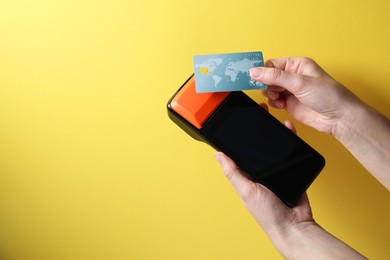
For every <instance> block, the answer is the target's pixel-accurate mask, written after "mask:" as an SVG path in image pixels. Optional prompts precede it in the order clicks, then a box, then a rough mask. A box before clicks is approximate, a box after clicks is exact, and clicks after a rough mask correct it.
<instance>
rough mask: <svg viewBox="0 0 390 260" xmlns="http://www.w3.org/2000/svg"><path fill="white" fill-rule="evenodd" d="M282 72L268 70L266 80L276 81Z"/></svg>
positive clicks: (273, 69)
mask: <svg viewBox="0 0 390 260" xmlns="http://www.w3.org/2000/svg"><path fill="white" fill-rule="evenodd" d="M281 74H282V71H281V70H279V69H275V68H271V69H269V70H268V78H269V79H270V80H272V81H276V80H277V79H279V78H280V76H281Z"/></svg>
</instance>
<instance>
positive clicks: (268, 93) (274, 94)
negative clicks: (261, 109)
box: [262, 88, 280, 100]
mask: <svg viewBox="0 0 390 260" xmlns="http://www.w3.org/2000/svg"><path fill="white" fill-rule="evenodd" d="M262 94H263V95H264V96H265V97H268V98H270V99H272V100H277V99H278V98H279V97H280V92H277V91H271V90H270V89H269V88H266V89H264V90H263V91H262Z"/></svg>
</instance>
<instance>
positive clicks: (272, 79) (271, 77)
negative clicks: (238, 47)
mask: <svg viewBox="0 0 390 260" xmlns="http://www.w3.org/2000/svg"><path fill="white" fill-rule="evenodd" d="M250 76H251V78H252V79H254V80H256V81H259V82H260V83H263V84H266V85H271V86H278V87H283V88H285V89H287V90H288V91H290V92H291V93H293V94H294V95H297V94H300V93H302V92H303V91H304V89H305V87H306V86H307V85H308V82H309V81H310V77H308V76H305V75H302V74H296V73H291V72H287V71H284V70H281V69H277V68H266V67H254V68H251V69H250Z"/></svg>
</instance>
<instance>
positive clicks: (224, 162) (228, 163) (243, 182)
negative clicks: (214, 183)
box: [215, 152, 253, 194]
mask: <svg viewBox="0 0 390 260" xmlns="http://www.w3.org/2000/svg"><path fill="white" fill-rule="evenodd" d="M215 157H216V158H217V160H218V162H219V164H220V165H221V167H222V171H223V173H224V174H225V176H226V178H227V179H228V180H229V181H230V183H231V184H232V185H233V187H234V188H235V190H236V191H237V193H238V194H240V190H242V189H243V188H244V187H246V186H248V185H249V186H251V185H252V184H253V182H252V181H250V180H249V179H248V178H247V177H245V176H244V175H243V174H242V173H241V171H240V170H239V169H238V168H237V165H236V164H235V163H234V162H233V160H232V159H230V158H229V157H228V156H226V155H225V154H224V153H222V152H217V153H216V154H215Z"/></svg>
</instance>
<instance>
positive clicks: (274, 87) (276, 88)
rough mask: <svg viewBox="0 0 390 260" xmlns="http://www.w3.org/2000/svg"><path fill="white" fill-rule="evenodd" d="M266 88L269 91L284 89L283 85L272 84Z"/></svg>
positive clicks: (281, 90)
mask: <svg viewBox="0 0 390 260" xmlns="http://www.w3.org/2000/svg"><path fill="white" fill-rule="evenodd" d="M267 89H268V90H270V91H277V92H283V91H285V89H284V88H283V87H278V86H272V85H271V86H268V87H267Z"/></svg>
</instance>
